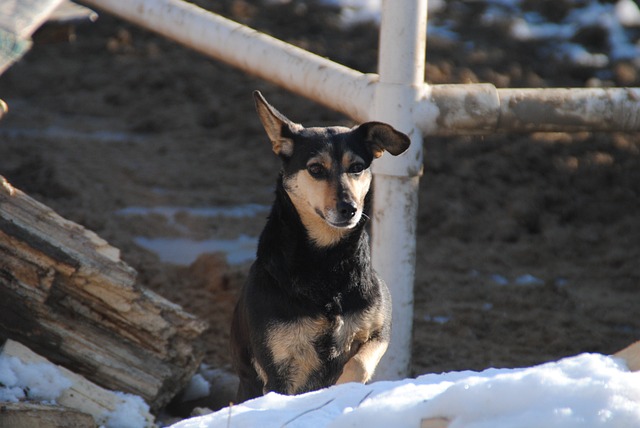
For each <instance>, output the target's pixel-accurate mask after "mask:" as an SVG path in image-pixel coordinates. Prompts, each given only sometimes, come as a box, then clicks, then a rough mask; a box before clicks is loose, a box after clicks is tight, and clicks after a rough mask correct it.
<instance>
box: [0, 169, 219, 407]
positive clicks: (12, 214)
mask: <svg viewBox="0 0 640 428" xmlns="http://www.w3.org/2000/svg"><path fill="white" fill-rule="evenodd" d="M136 276H137V273H136V272H135V270H134V269H132V268H131V267H130V266H128V265H127V264H125V263H124V262H122V261H121V260H120V254H119V250H117V249H116V248H114V247H112V246H110V245H109V244H108V243H107V242H106V241H104V240H103V239H101V238H100V237H98V236H97V235H96V234H95V233H93V232H91V231H88V230H86V229H85V228H83V227H82V226H80V225H78V224H76V223H73V222H71V221H69V220H66V219H64V218H62V217H60V216H59V215H58V214H56V213H55V212H53V211H52V210H51V209H50V208H48V207H46V206H45V205H43V204H41V203H39V202H37V201H35V200H34V199H32V198H30V197H29V196H27V195H25V194H24V193H23V192H21V191H19V190H18V189H15V188H13V187H12V186H11V185H10V184H9V183H8V182H7V181H6V180H5V179H4V178H3V177H1V176H0V338H4V337H6V338H11V339H14V340H18V341H20V342H22V343H24V344H25V345H27V346H28V347H29V348H31V349H33V350H34V351H35V352H37V353H38V354H41V355H43V356H46V357H47V358H49V359H50V360H51V361H53V362H54V363H56V364H61V365H63V366H67V367H70V368H72V369H73V370H74V371H75V372H77V373H80V374H82V375H83V376H86V377H87V378H88V379H90V380H92V381H94V382H96V383H97V384H99V385H102V386H104V387H106V388H109V389H113V390H118V391H124V392H129V393H132V394H135V395H139V396H141V397H143V398H144V399H145V400H146V401H147V402H149V403H150V404H151V405H152V407H153V408H159V407H161V406H162V405H164V404H165V403H167V402H168V401H169V400H170V399H171V397H172V396H173V395H175V394H176V393H177V392H178V391H180V389H181V388H182V387H183V386H184V385H185V384H186V382H187V381H188V380H189V379H190V377H191V376H192V375H193V373H194V372H195V370H196V369H197V367H198V365H199V363H200V361H201V359H202V357H203V355H204V351H203V345H202V342H201V337H202V334H203V333H204V331H205V330H206V328H207V326H206V323H204V322H203V321H201V320H199V319H197V318H195V317H194V316H192V315H191V314H188V313H186V312H185V311H184V310H182V308H181V307H180V306H178V305H175V304H173V303H171V302H169V301H168V300H166V299H164V298H162V297H161V296H159V295H157V294H155V293H153V292H152V291H150V290H148V289H146V288H144V287H143V286H141V285H140V284H138V283H137V282H136Z"/></svg>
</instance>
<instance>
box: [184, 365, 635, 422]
mask: <svg viewBox="0 0 640 428" xmlns="http://www.w3.org/2000/svg"><path fill="white" fill-rule="evenodd" d="M430 417H445V418H448V419H449V420H450V421H451V424H450V427H451V428H456V427H462V426H464V427H466V428H485V427H486V428H489V427H491V428H499V427H513V426H518V427H521V428H524V427H541V426H544V427H547V428H553V427H562V428H571V427H586V426H588V427H638V426H640V373H638V372H636V373H631V372H629V370H628V369H627V367H626V366H625V364H624V362H622V361H621V360H618V359H615V358H612V357H607V356H603V355H599V354H582V355H578V356H575V357H571V358H566V359H563V360H560V361H557V362H552V363H547V364H543V365H540V366H536V367H531V368H524V369H489V370H485V371H483V372H479V373H478V372H470V371H467V372H453V373H445V374H440V375H435V374H431V375H425V376H420V377H418V378H416V379H406V380H402V381H396V382H376V383H372V384H370V385H360V384H353V383H352V384H346V385H339V386H334V387H331V388H328V389H325V390H321V391H316V392H311V393H308V394H303V395H299V396H294V397H290V396H283V395H278V394H275V393H270V394H267V395H266V396H264V397H260V398H257V399H255V400H251V401H248V402H246V403H243V404H240V405H236V406H233V407H230V408H229V407H228V408H225V409H222V410H220V411H218V412H216V413H212V414H210V415H206V416H201V417H198V418H192V419H187V420H184V421H181V422H179V423H177V424H175V425H173V428H196V427H197V428H216V427H221V428H226V427H243V426H259V427H260V428H270V427H278V428H279V427H310V426H312V427H333V428H346V427H367V428H377V427H381V428H382V427H390V426H393V427H419V426H420V421H421V420H422V419H425V418H430Z"/></svg>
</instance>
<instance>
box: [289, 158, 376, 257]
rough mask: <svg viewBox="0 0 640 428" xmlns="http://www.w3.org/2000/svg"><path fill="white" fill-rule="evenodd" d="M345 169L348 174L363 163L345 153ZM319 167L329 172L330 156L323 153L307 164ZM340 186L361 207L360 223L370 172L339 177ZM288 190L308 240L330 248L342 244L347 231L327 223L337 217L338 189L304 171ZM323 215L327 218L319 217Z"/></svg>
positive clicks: (297, 176) (298, 174) (359, 209)
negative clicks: (353, 165) (355, 164)
mask: <svg viewBox="0 0 640 428" xmlns="http://www.w3.org/2000/svg"><path fill="white" fill-rule="evenodd" d="M341 162H342V168H343V170H345V171H347V170H348V168H349V166H351V164H352V163H354V162H363V161H362V159H361V158H360V157H358V156H356V155H354V154H352V153H346V154H345V155H344V157H343V159H342V161H341ZM312 163H319V164H321V165H322V166H324V167H325V168H326V169H328V170H330V169H331V168H332V167H333V165H332V159H331V156H330V155H329V154H328V153H321V154H320V155H318V156H316V157H315V158H313V159H311V160H309V162H308V163H307V164H312ZM339 179H340V184H341V185H342V187H343V188H344V189H345V190H346V191H347V192H348V193H349V194H350V195H351V196H352V197H353V199H354V201H355V202H356V203H357V205H358V212H357V213H356V216H355V217H354V218H355V219H356V220H359V219H360V216H361V215H362V208H363V206H364V199H365V197H366V195H367V192H368V191H369V187H370V185H371V170H369V169H367V170H365V171H363V172H362V174H360V175H357V176H353V175H351V174H346V173H345V174H340V178H339ZM284 184H285V189H286V190H287V193H288V194H289V197H290V198H291V201H292V202H293V205H294V206H295V207H296V210H297V211H298V214H299V215H300V219H301V220H302V224H304V226H305V228H306V229H307V232H308V233H309V237H310V238H311V240H313V242H314V243H315V244H316V245H317V246H319V247H328V246H331V245H334V244H336V243H337V242H339V241H340V240H341V239H342V238H343V237H344V236H345V235H346V234H347V233H349V228H348V227H341V228H338V227H334V226H332V225H331V224H329V223H328V222H327V220H331V219H332V218H333V217H334V216H335V209H336V204H337V201H338V195H337V190H336V189H337V186H336V185H335V183H331V182H330V181H326V180H316V179H314V178H313V177H311V175H310V174H309V173H308V172H307V171H306V170H301V171H299V172H298V173H296V174H295V175H293V176H291V177H288V178H287V180H286V181H285V183H284ZM318 211H320V212H321V213H322V214H323V216H324V218H322V217H320V216H319V215H318ZM354 225H355V223H354Z"/></svg>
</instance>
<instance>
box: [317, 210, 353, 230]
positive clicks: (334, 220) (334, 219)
mask: <svg viewBox="0 0 640 428" xmlns="http://www.w3.org/2000/svg"><path fill="white" fill-rule="evenodd" d="M316 214H318V216H319V217H320V218H321V219H322V220H324V221H325V223H327V224H328V225H329V226H331V227H335V228H336V229H351V228H353V227H355V225H356V224H358V222H359V221H360V218H361V216H362V213H361V211H357V212H356V213H355V214H354V215H353V216H350V217H348V218H342V217H341V216H340V215H338V214H337V213H335V212H334V211H333V210H330V211H329V212H328V213H327V214H326V215H325V214H324V213H323V212H322V211H321V210H319V209H316Z"/></svg>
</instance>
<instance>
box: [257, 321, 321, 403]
mask: <svg viewBox="0 0 640 428" xmlns="http://www.w3.org/2000/svg"><path fill="white" fill-rule="evenodd" d="M327 326H328V321H327V320H326V319H324V318H318V319H311V318H305V319H303V320H300V321H298V322H294V323H288V324H278V325H276V326H274V327H273V328H272V329H271V331H270V332H269V335H268V338H267V342H268V345H269V349H271V354H272V356H273V361H274V362H275V363H276V364H277V365H282V364H284V365H286V367H287V368H289V369H293V370H292V371H291V372H290V374H289V375H290V377H289V381H290V386H289V389H288V390H287V391H286V393H287V394H296V393H297V392H298V390H299V389H300V388H301V387H302V386H304V384H305V383H306V381H307V378H308V377H309V375H310V374H311V373H312V372H313V371H315V370H317V369H318V367H320V365H321V364H322V362H321V361H320V359H319V358H318V354H317V353H316V350H315V348H314V346H313V341H314V339H315V338H316V337H317V336H318V335H320V334H321V333H322V332H323V331H325V330H326V328H327Z"/></svg>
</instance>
